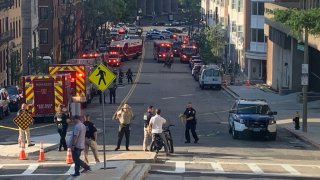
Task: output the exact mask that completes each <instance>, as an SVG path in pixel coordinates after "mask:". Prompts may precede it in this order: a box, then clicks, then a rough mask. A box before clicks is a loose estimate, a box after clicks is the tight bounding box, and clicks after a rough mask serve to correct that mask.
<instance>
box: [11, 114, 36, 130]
mask: <svg viewBox="0 0 320 180" xmlns="http://www.w3.org/2000/svg"><path fill="white" fill-rule="evenodd" d="M13 122H14V123H15V124H16V125H17V126H18V127H19V128H21V129H22V130H26V129H27V128H28V127H29V126H30V125H31V124H32V122H33V118H32V117H31V115H30V114H29V113H27V112H22V113H20V114H19V115H18V116H17V117H16V118H14V119H13Z"/></svg>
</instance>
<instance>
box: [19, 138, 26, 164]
mask: <svg viewBox="0 0 320 180" xmlns="http://www.w3.org/2000/svg"><path fill="white" fill-rule="evenodd" d="M24 147H25V144H24V141H21V150H20V154H19V160H27V159H28V158H27V156H26V152H25V151H24Z"/></svg>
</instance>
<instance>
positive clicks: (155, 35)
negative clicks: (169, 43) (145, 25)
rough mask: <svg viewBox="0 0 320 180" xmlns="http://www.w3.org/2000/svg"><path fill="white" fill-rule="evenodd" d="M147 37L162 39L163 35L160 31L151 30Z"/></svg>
mask: <svg viewBox="0 0 320 180" xmlns="http://www.w3.org/2000/svg"><path fill="white" fill-rule="evenodd" d="M147 38H148V39H164V36H163V35H162V34H161V33H160V32H151V33H150V34H148V35H147Z"/></svg>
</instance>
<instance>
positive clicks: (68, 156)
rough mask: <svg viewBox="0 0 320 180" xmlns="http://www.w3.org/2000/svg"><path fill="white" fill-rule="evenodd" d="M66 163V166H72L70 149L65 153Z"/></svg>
mask: <svg viewBox="0 0 320 180" xmlns="http://www.w3.org/2000/svg"><path fill="white" fill-rule="evenodd" d="M66 163H67V164H72V163H73V160H72V153H71V149H70V148H68V151H67V158H66Z"/></svg>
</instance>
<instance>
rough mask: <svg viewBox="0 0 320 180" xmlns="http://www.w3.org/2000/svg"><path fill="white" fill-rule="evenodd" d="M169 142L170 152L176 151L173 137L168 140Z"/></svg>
mask: <svg viewBox="0 0 320 180" xmlns="http://www.w3.org/2000/svg"><path fill="white" fill-rule="evenodd" d="M167 143H168V146H169V147H168V148H169V152H170V153H174V148H173V141H172V139H168V140H167Z"/></svg>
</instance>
